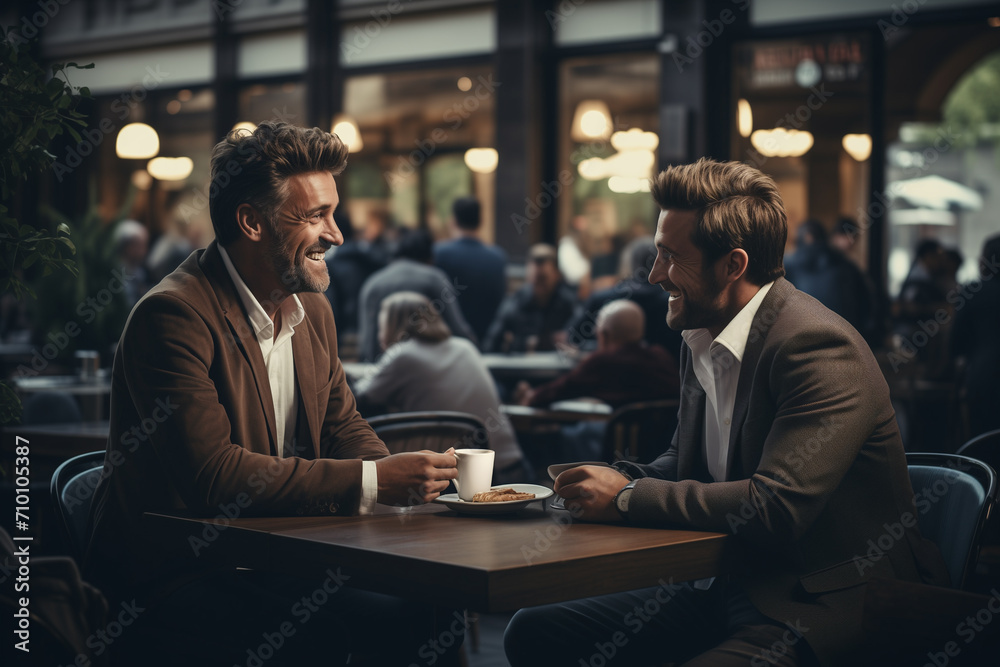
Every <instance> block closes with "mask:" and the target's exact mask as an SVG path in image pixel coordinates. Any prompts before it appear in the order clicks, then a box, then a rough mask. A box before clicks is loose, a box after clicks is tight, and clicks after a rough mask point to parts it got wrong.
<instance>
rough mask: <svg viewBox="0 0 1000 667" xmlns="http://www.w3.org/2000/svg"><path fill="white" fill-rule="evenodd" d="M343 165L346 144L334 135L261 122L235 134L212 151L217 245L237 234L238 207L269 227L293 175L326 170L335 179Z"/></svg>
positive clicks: (211, 192)
mask: <svg viewBox="0 0 1000 667" xmlns="http://www.w3.org/2000/svg"><path fill="white" fill-rule="evenodd" d="M346 166H347V146H345V145H344V143H343V142H342V141H341V140H340V137H338V136H337V135H335V134H330V133H329V132H324V131H323V130H321V129H319V128H318V127H314V128H310V129H306V128H302V127H296V126H295V125H290V124H288V123H283V122H278V121H265V122H263V123H261V124H260V125H258V126H257V129H256V130H254V131H253V132H250V131H249V130H246V129H239V130H233V131H232V132H230V133H229V134H227V135H226V138H225V139H223V140H222V141H220V142H219V143H218V144H216V145H215V148H214V149H212V182H211V186H210V188H209V193H208V197H209V212H210V214H211V216H212V227H213V228H214V229H215V236H216V238H217V239H218V241H219V243H220V244H222V245H227V244H229V243H231V242H232V241H234V240H235V239H236V238H237V236H238V234H239V227H238V226H237V224H236V209H237V208H239V207H240V205H242V204H250V205H251V206H253V207H254V209H256V210H257V211H259V212H260V214H261V215H262V216H263V217H264V219H265V220H266V221H267V223H268V224H270V225H271V226H272V228H273V226H274V222H275V216H276V215H277V212H278V209H280V208H281V207H282V206H283V205H284V204H285V201H286V200H287V199H288V179H289V178H290V177H292V176H295V175H297V174H307V173H310V172H314V171H328V172H330V173H331V174H332V175H334V176H336V175H337V174H339V173H340V172H342V171H343V170H344V167H346Z"/></svg>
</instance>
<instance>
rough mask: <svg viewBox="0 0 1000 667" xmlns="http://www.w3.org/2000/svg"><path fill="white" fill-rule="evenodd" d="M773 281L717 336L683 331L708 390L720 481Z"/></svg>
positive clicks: (712, 462)
mask: <svg viewBox="0 0 1000 667" xmlns="http://www.w3.org/2000/svg"><path fill="white" fill-rule="evenodd" d="M773 284H774V283H773V282H770V283H768V284H766V285H764V286H763V287H761V288H760V289H759V290H758V291H757V294H755V295H754V297H753V298H752V299H750V301H749V302H748V303H747V305H745V306H743V309H742V310H740V312H739V313H737V314H736V317H734V318H733V319H732V321H730V322H729V324H727V325H726V328H725V329H723V330H722V332H721V333H720V334H719V335H718V337H716V338H715V339H714V340H713V339H712V334H710V333H709V332H708V329H689V330H687V331H683V332H681V336H683V337H684V340H685V341H687V344H688V347H690V348H691V358H692V363H693V366H694V374H695V377H696V378H698V382H700V383H701V386H702V388H703V389H704V390H705V429H704V434H705V435H704V446H705V454H706V457H707V463H708V472H709V473H710V474H711V475H712V478H713V479H714V480H715V481H716V482H724V481H726V475H727V474H728V472H729V471H728V462H729V436H730V434H731V432H732V424H733V408H734V407H735V405H736V385H737V383H738V382H739V379H740V368H741V366H742V364H743V353H744V352H745V351H746V347H747V339H748V338H749V337H750V325H751V324H753V318H754V316H755V315H756V314H757V310H758V309H759V308H760V304H761V302H762V301H764V297H765V296H767V293H768V291H769V290H770V289H771V285H773Z"/></svg>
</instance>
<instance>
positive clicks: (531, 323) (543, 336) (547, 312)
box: [483, 243, 577, 354]
mask: <svg viewBox="0 0 1000 667" xmlns="http://www.w3.org/2000/svg"><path fill="white" fill-rule="evenodd" d="M576 303H577V300H576V292H575V291H574V290H573V289H572V288H571V287H569V286H568V285H567V284H566V283H565V282H563V279H562V275H561V274H560V272H559V265H558V263H557V260H556V249H555V248H553V247H552V246H551V245H548V244H545V243H539V244H536V245H533V246H532V247H531V249H530V250H529V251H528V265H527V270H526V275H525V284H524V285H522V286H521V287H520V288H519V289H518V290H517V291H516V292H514V293H513V294H509V295H508V296H507V298H505V299H504V301H503V303H501V304H500V309H499V310H498V311H497V315H496V318H494V320H493V324H491V325H490V328H489V331H488V332H487V333H486V339H485V340H484V341H483V351H484V352H502V353H505V354H506V353H509V352H544V351H551V350H555V349H556V343H558V342H562V341H563V340H565V332H564V331H563V329H564V328H565V326H566V323H567V322H568V321H569V318H570V317H572V315H573V311H574V309H575V308H576Z"/></svg>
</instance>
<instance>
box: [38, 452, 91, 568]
mask: <svg viewBox="0 0 1000 667" xmlns="http://www.w3.org/2000/svg"><path fill="white" fill-rule="evenodd" d="M103 468H104V452H103V451H99V452H88V453H86V454H80V455H79V456H74V457H73V458H71V459H69V460H67V461H64V462H63V463H61V464H60V465H59V467H58V468H56V471H55V472H54V473H52V481H51V483H50V485H49V492H50V493H51V495H52V503H53V505H55V509H56V516H58V517H59V523H60V527H61V530H62V534H63V539H64V540H65V541H66V544H67V545H69V548H70V553H71V555H72V556H73V558H75V559H76V561H77V563H82V562H83V556H84V553H85V552H86V549H87V519H88V517H89V516H90V506H91V504H93V501H94V491H95V489H96V488H97V483H98V482H99V481H100V479H101V472H102V470H103Z"/></svg>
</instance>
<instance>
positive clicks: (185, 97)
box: [177, 88, 192, 102]
mask: <svg viewBox="0 0 1000 667" xmlns="http://www.w3.org/2000/svg"><path fill="white" fill-rule="evenodd" d="M191 97H192V95H191V91H190V90H188V89H187V88H185V89H183V90H178V91H177V99H179V100H180V101H181V102H187V101H189V100H190V99H191Z"/></svg>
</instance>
